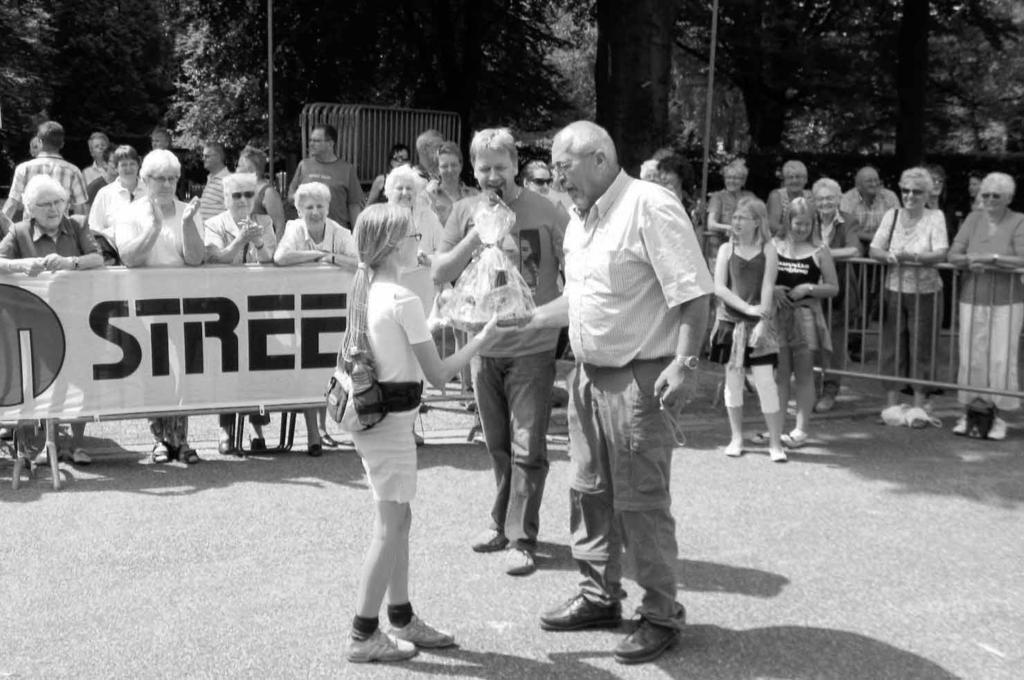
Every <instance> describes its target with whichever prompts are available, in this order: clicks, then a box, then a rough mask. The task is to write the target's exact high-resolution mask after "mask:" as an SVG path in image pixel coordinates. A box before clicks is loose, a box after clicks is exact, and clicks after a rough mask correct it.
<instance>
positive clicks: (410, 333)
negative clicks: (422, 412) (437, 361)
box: [366, 282, 433, 382]
mask: <svg viewBox="0 0 1024 680" xmlns="http://www.w3.org/2000/svg"><path fill="white" fill-rule="evenodd" d="M366 321H367V331H368V332H367V334H368V336H369V340H370V349H371V350H372V351H373V358H374V361H375V362H376V368H377V380H378V381H380V382H416V381H420V380H423V370H422V369H421V368H420V363H419V361H417V359H416V355H415V354H414V353H413V351H412V346H413V345H417V344H419V343H421V342H427V341H428V340H433V338H432V337H431V335H430V330H429V329H428V328H427V317H426V314H425V313H424V311H423V304H422V303H421V302H420V298H419V296H417V295H416V294H415V293H413V292H412V291H411V290H409V289H408V288H406V287H405V286H401V285H399V284H397V283H390V282H380V283H371V284H370V290H369V293H368V294H367V297H366Z"/></svg>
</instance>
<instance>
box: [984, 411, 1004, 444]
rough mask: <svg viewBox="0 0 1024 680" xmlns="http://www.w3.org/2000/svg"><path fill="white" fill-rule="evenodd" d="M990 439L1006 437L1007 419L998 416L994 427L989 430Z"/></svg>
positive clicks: (993, 422)
mask: <svg viewBox="0 0 1024 680" xmlns="http://www.w3.org/2000/svg"><path fill="white" fill-rule="evenodd" d="M988 438H989V439H1006V421H1005V420H1003V419H1002V418H1000V417H999V416H996V417H995V419H994V420H993V421H992V428H991V429H990V430H989V431H988Z"/></svg>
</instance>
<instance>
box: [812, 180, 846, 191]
mask: <svg viewBox="0 0 1024 680" xmlns="http://www.w3.org/2000/svg"><path fill="white" fill-rule="evenodd" d="M819 191H830V192H832V193H834V194H836V195H839V194H842V193H843V188H842V187H841V186H839V182H837V181H835V180H834V179H832V178H831V177H822V178H821V179H819V180H818V181H817V182H815V183H814V184H813V185H812V186H811V193H812V194H814V195H815V196H817V195H818V192H819Z"/></svg>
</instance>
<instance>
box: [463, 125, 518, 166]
mask: <svg viewBox="0 0 1024 680" xmlns="http://www.w3.org/2000/svg"><path fill="white" fill-rule="evenodd" d="M488 149H489V150H491V151H504V152H505V153H507V154H508V156H509V158H511V159H512V164H513V165H517V166H518V165H519V149H517V148H516V139H515V137H513V136H512V131H511V130H509V129H508V128H484V129H483V130H480V131H478V132H477V133H476V134H474V135H473V141H471V142H470V143H469V162H470V163H471V164H472V163H476V157H477V156H478V155H479V154H480V153H481V152H483V151H484V150H488Z"/></svg>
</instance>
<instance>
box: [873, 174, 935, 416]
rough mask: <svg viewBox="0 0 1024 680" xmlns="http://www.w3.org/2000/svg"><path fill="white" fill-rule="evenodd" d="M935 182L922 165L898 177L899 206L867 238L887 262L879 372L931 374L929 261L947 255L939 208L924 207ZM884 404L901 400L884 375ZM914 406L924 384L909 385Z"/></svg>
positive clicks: (921, 398)
mask: <svg viewBox="0 0 1024 680" xmlns="http://www.w3.org/2000/svg"><path fill="white" fill-rule="evenodd" d="M932 189H933V182H932V176H931V174H930V173H929V172H928V171H927V170H925V169H924V168H909V169H907V170H904V171H903V175H902V176H901V177H900V194H901V196H902V198H903V207H902V208H896V209H890V210H887V211H886V212H885V214H884V215H883V216H882V221H881V223H880V224H879V227H878V231H876V232H875V236H874V238H873V239H872V240H871V249H870V253H871V257H872V258H873V259H875V260H877V261H879V262H882V263H884V264H887V265H888V267H887V270H888V271H887V274H886V280H885V291H884V293H883V296H882V308H883V318H882V340H881V342H882V344H881V348H882V349H881V351H882V365H881V369H882V372H883V373H884V374H886V375H890V376H906V377H909V378H914V379H917V380H932V379H933V378H934V376H933V375H932V362H931V358H932V356H933V354H934V352H933V351H932V343H933V340H934V338H935V334H936V333H937V332H938V325H937V321H938V320H940V319H941V316H940V315H941V309H942V305H941V299H940V296H941V295H942V280H941V279H940V278H939V272H938V271H937V270H936V269H935V268H934V267H932V266H931V265H934V264H935V263H937V262H943V261H945V259H946V252H947V251H948V250H949V238H948V237H947V235H946V218H945V216H944V215H943V214H942V211H941V210H933V209H931V208H926V207H925V204H926V203H927V202H928V200H929V198H930V197H931V193H932ZM883 385H884V387H885V390H886V405H887V406H895V405H896V404H897V403H898V401H899V390H900V384H899V383H898V382H893V381H884V382H883ZM912 387H913V390H914V406H915V407H919V408H921V407H923V406H924V400H925V388H924V386H923V385H919V384H916V385H913V386H912Z"/></svg>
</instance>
